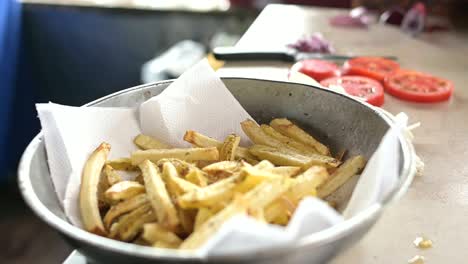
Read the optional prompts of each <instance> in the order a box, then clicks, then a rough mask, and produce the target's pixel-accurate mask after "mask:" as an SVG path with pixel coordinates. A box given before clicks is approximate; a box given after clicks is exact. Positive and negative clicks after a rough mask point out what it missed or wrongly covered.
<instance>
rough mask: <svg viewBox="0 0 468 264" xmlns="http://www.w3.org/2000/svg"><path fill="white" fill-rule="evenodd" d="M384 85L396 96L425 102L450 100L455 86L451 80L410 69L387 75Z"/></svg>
mask: <svg viewBox="0 0 468 264" xmlns="http://www.w3.org/2000/svg"><path fill="white" fill-rule="evenodd" d="M384 86H385V90H386V91H387V92H388V93H389V94H391V95H393V96H395V97H398V98H401V99H403V100H408V101H413V102H423V103H430V102H440V101H445V100H448V99H449V98H450V96H451V95H452V93H453V88H454V86H453V83H452V82H451V81H448V80H444V79H442V78H438V77H435V76H432V75H429V74H426V73H422V72H416V71H409V70H399V71H398V72H396V73H394V74H392V75H389V76H387V78H385V81H384Z"/></svg>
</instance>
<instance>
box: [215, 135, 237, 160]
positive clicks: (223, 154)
mask: <svg viewBox="0 0 468 264" xmlns="http://www.w3.org/2000/svg"><path fill="white" fill-rule="evenodd" d="M239 143H240V137H239V136H236V135H229V136H227V137H226V139H225V140H224V142H223V145H222V146H221V149H220V150H219V160H234V158H235V154H236V150H237V148H238V147H239Z"/></svg>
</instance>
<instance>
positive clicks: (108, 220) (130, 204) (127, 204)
mask: <svg viewBox="0 0 468 264" xmlns="http://www.w3.org/2000/svg"><path fill="white" fill-rule="evenodd" d="M147 203H148V199H147V198H146V194H144V193H142V194H139V195H137V196H135V197H132V198H130V199H128V200H125V201H123V202H120V203H118V204H116V205H114V206H112V207H111V208H110V209H109V211H107V213H106V215H105V216H104V226H105V227H106V228H107V229H109V227H110V226H111V224H112V222H113V221H114V220H115V219H116V218H117V217H119V216H121V215H123V214H126V213H128V212H130V211H132V210H134V209H136V208H138V207H140V206H142V205H144V204H147Z"/></svg>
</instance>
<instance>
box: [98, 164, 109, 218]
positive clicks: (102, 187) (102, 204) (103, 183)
mask: <svg viewBox="0 0 468 264" xmlns="http://www.w3.org/2000/svg"><path fill="white" fill-rule="evenodd" d="M109 187H110V184H109V181H108V180H107V177H106V175H105V174H103V173H101V176H100V179H99V183H98V188H97V197H98V207H99V210H100V211H102V210H105V209H107V208H108V207H109V201H108V200H107V199H106V197H105V196H104V193H105V191H106V190H107V189H109Z"/></svg>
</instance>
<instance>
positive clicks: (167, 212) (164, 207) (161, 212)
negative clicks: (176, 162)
mask: <svg viewBox="0 0 468 264" xmlns="http://www.w3.org/2000/svg"><path fill="white" fill-rule="evenodd" d="M139 167H140V169H141V172H142V173H143V179H144V181H145V187H146V194H147V196H148V200H149V201H150V203H151V206H152V207H153V209H154V212H155V213H156V215H157V218H158V222H159V223H160V224H161V225H163V226H164V227H165V228H167V229H169V230H175V228H176V227H177V225H178V224H179V219H178V217H177V211H176V209H175V206H174V204H172V202H171V198H170V197H169V194H168V192H167V189H166V185H165V184H164V181H163V180H162V178H161V174H160V172H159V169H158V168H157V167H156V166H155V165H154V164H153V163H152V162H151V161H149V160H145V161H143V162H142V163H141V164H140V165H139Z"/></svg>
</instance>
